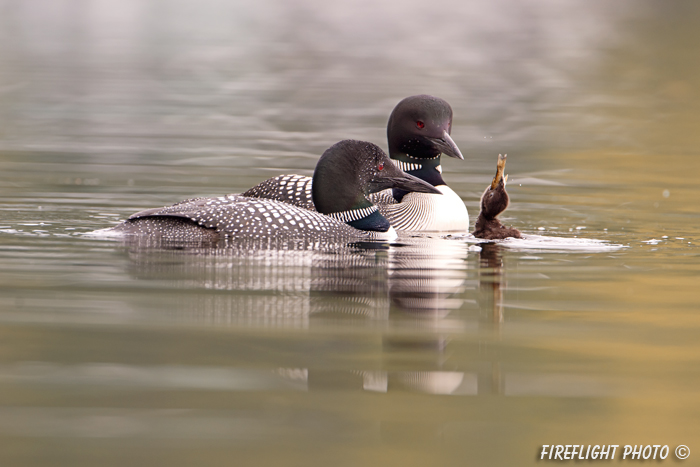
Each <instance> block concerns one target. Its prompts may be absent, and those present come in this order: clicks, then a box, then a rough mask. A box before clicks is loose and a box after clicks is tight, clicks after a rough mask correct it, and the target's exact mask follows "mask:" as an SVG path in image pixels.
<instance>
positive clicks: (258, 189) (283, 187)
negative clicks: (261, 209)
mask: <svg viewBox="0 0 700 467" xmlns="http://www.w3.org/2000/svg"><path fill="white" fill-rule="evenodd" d="M311 181H312V179H311V177H305V176H303V175H293V174H292V175H280V176H278V177H273V178H270V179H267V180H265V181H264V182H262V183H260V184H258V185H255V186H254V187H253V188H251V189H250V190H248V191H246V192H245V193H242V194H241V196H247V197H248V198H265V199H272V200H275V201H281V202H283V203H287V204H291V205H292V206H297V207H300V208H304V209H308V210H310V211H315V210H316V207H315V206H314V201H313V199H312V197H311Z"/></svg>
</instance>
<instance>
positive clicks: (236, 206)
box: [108, 140, 437, 241]
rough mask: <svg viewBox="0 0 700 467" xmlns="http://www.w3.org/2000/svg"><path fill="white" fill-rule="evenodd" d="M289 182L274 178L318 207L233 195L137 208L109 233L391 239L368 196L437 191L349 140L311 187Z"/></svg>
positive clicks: (332, 151) (319, 168)
mask: <svg viewBox="0 0 700 467" xmlns="http://www.w3.org/2000/svg"><path fill="white" fill-rule="evenodd" d="M288 182H289V183H288ZM292 182H293V180H292V179H291V178H288V179H285V178H281V179H280V180H279V183H280V186H285V187H287V189H290V188H292V187H293V193H294V194H295V195H297V196H300V197H301V196H302V193H303V196H307V195H310V196H311V198H312V200H313V205H314V206H315V208H316V210H309V209H305V208H303V207H299V206H294V205H292V204H289V203H285V202H282V201H277V200H271V199H261V198H251V197H248V196H246V194H245V193H244V194H241V195H239V194H232V195H226V196H222V197H218V198H194V199H189V200H186V201H182V202H180V203H177V204H175V205H173V206H167V207H163V208H155V209H148V210H146V211H141V212H138V213H136V214H134V215H132V216H130V217H129V218H128V219H127V220H126V221H125V222H123V223H122V224H119V225H117V226H115V227H113V228H111V229H108V230H109V231H110V232H116V233H121V234H125V235H135V236H148V237H155V238H159V239H163V240H176V241H190V240H197V241H199V240H217V239H220V238H223V237H236V238H239V237H275V238H280V237H284V238H320V237H323V238H329V237H332V238H352V237H355V238H358V237H360V238H361V237H364V238H377V239H392V238H395V237H396V232H395V231H394V229H393V227H391V225H390V224H389V221H388V220H387V219H386V218H384V217H383V216H382V215H381V214H380V213H379V212H378V209H377V207H376V206H375V205H373V204H372V203H371V202H370V201H369V200H368V199H367V195H368V194H369V193H374V192H377V191H381V190H385V189H393V188H400V189H402V190H408V191H413V190H418V191H423V192H426V193H435V192H437V190H436V189H435V188H434V187H432V186H431V185H430V184H429V183H426V182H425V181H423V180H420V179H419V178H417V177H414V176H412V175H408V174H406V173H404V172H402V171H401V170H400V169H398V168H397V167H396V166H395V165H394V163H393V162H392V161H391V159H389V157H388V156H387V155H386V153H384V151H382V150H381V148H379V147H378V146H376V145H374V144H372V143H367V142H363V141H353V140H345V141H341V142H339V143H336V144H334V145H333V146H331V147H330V148H329V149H327V150H326V151H325V152H324V153H323V155H322V156H321V158H320V159H319V161H318V163H317V165H316V169H315V171H314V175H313V186H308V185H307V186H304V187H302V186H299V185H294V184H293V183H292ZM289 192H290V193H291V192H292V190H289Z"/></svg>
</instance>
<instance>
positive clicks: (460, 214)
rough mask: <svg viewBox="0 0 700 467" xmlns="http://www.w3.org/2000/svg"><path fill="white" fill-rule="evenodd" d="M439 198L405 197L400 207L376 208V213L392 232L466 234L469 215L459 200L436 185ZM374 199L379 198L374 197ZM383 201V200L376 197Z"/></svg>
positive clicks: (455, 194) (433, 195)
mask: <svg viewBox="0 0 700 467" xmlns="http://www.w3.org/2000/svg"><path fill="white" fill-rule="evenodd" d="M435 188H437V189H438V190H440V192H441V193H442V195H436V194H428V193H415V192H413V193H408V194H407V195H406V196H404V197H403V199H402V200H401V202H400V203H395V204H383V203H382V204H379V203H381V201H379V200H377V201H378V206H379V212H380V213H381V214H382V215H383V216H384V217H386V218H387V219H388V220H389V222H391V225H392V226H393V227H394V228H395V229H396V230H412V231H422V232H460V233H463V232H467V231H468V230H469V214H468V213H467V207H466V206H465V205H464V202H463V201H462V199H461V198H460V197H459V196H458V195H457V193H455V192H454V191H453V190H452V188H450V187H448V186H447V185H438V186H436V187H435ZM378 195H380V194H379V193H378ZM378 198H384V199H386V197H384V196H378Z"/></svg>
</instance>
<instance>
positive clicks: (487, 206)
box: [473, 154, 522, 240]
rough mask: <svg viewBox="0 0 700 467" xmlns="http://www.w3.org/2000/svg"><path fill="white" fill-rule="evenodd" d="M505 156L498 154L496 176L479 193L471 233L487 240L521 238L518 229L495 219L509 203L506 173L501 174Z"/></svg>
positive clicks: (504, 165)
mask: <svg viewBox="0 0 700 467" xmlns="http://www.w3.org/2000/svg"><path fill="white" fill-rule="evenodd" d="M507 156H508V155H507V154H503V155H501V154H499V155H498V166H497V169H496V176H495V177H493V182H491V185H489V186H488V187H486V191H484V194H483V195H481V203H480V206H481V211H480V212H479V217H478V218H477V220H476V225H475V226H474V227H475V228H474V232H473V235H474V236H475V237H477V238H484V239H487V240H498V239H503V238H508V237H515V238H522V237H521V235H520V231H519V230H518V229H514V228H512V227H506V226H504V225H503V224H501V221H499V220H498V219H496V216H498V215H499V214H500V213H502V212H503V211H505V210H506V208H508V204H509V203H510V198H509V197H508V193H507V192H506V182H507V181H508V175H504V174H503V171H504V170H505V167H506V157H507Z"/></svg>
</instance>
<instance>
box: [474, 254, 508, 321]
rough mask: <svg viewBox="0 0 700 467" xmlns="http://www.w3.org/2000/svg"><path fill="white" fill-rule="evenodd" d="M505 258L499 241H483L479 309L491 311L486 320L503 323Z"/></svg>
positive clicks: (480, 263)
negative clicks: (502, 255)
mask: <svg viewBox="0 0 700 467" xmlns="http://www.w3.org/2000/svg"><path fill="white" fill-rule="evenodd" d="M502 282H503V258H502V257H501V247H500V245H498V244H497V243H482V244H481V252H480V253H479V290H480V294H479V309H480V310H481V312H482V313H484V312H486V313H489V315H488V316H486V317H484V318H485V321H487V322H490V323H492V324H494V325H495V326H500V325H501V324H502V323H503V290H502V287H501V285H502Z"/></svg>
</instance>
